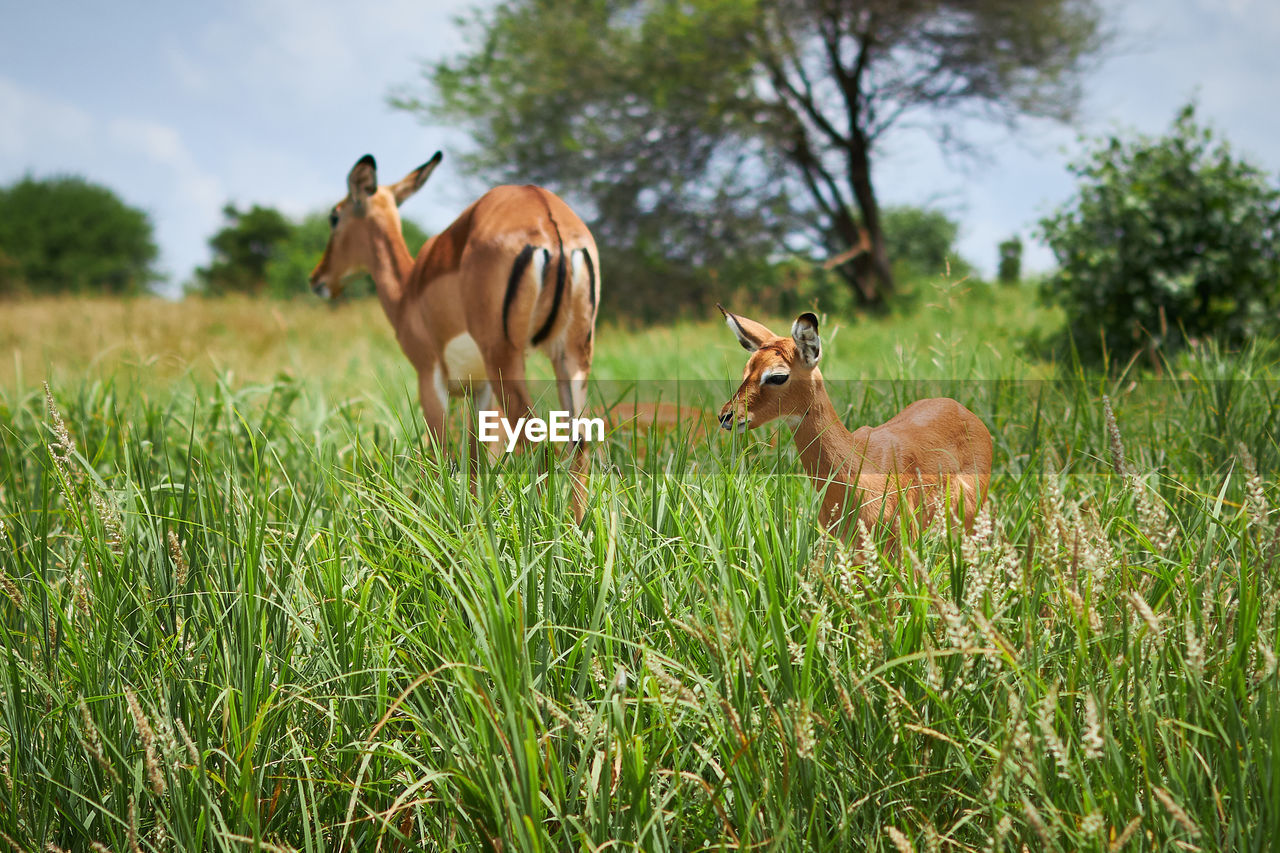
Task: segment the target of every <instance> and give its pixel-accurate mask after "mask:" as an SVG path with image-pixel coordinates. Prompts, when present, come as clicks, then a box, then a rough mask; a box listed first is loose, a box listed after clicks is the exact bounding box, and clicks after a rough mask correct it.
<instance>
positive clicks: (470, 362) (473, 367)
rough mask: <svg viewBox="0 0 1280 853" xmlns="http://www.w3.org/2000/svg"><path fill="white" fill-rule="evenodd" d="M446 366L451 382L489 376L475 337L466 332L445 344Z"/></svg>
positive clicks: (481, 378) (475, 379) (476, 379)
mask: <svg viewBox="0 0 1280 853" xmlns="http://www.w3.org/2000/svg"><path fill="white" fill-rule="evenodd" d="M444 367H445V370H446V371H447V372H448V374H449V381H450V382H467V381H478V380H483V379H486V378H488V377H487V374H486V371H485V367H484V357H483V356H481V355H480V347H479V346H477V345H476V341H475V338H473V337H471V336H470V335H468V334H467V333H466V332H463V333H462V334H460V335H458V336H457V337H456V338H452V339H451V340H450V341H449V342H448V343H447V344H445V345H444Z"/></svg>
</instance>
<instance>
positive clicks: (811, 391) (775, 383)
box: [716, 306, 991, 538]
mask: <svg viewBox="0 0 1280 853" xmlns="http://www.w3.org/2000/svg"><path fill="white" fill-rule="evenodd" d="M716 307H720V306H716ZM720 313H722V314H724V318H725V321H726V322H727V323H728V324H729V328H730V329H732V330H733V333H734V334H735V335H737V337H738V342H739V343H741V344H742V346H743V347H744V348H745V349H747V350H748V351H749V352H750V353H751V357H750V358H749V359H748V360H747V366H746V369H745V370H744V371H743V376H742V385H741V386H740V387H739V388H738V391H737V393H735V394H734V395H733V397H732V398H731V399H730V400H729V402H727V403H725V404H724V407H723V408H722V409H721V410H720V425H721V426H722V427H723V428H724V429H740V430H745V429H755V428H756V427H759V426H762V425H764V424H766V423H768V422H770V421H772V420H775V419H777V418H784V419H785V420H786V421H787V423H788V424H790V426H791V431H792V434H793V435H794V437H795V442H796V449H797V450H799V452H800V462H801V464H802V465H803V466H804V469H805V472H806V473H807V474H808V475H809V478H810V479H811V480H812V482H813V485H814V488H816V489H817V490H818V491H819V492H821V493H822V521H823V523H824V524H825V525H826V526H827V527H828V528H829V529H832V530H835V531H836V532H839V533H841V534H843V535H846V536H848V535H850V534H852V533H853V530H854V528H853V526H854V525H855V524H856V522H857V521H858V520H861V521H862V522H863V523H864V524H865V525H866V527H867V529H868V530H874V529H875V528H876V527H877V526H879V527H881V528H882V530H883V531H884V533H885V535H886V536H888V537H890V538H892V537H894V536H895V534H896V531H897V528H898V522H899V510H900V509H901V508H902V506H903V502H904V501H905V504H906V507H907V509H908V516H909V517H906V518H903V519H901V520H902V521H903V522H904V523H906V525H907V526H908V527H910V526H911V524H912V523H914V521H915V520H917V518H918V520H920V521H921V522H923V523H924V524H928V523H929V521H930V520H931V519H932V518H933V516H934V515H936V513H937V510H938V509H939V508H940V507H941V506H942V505H943V502H944V501H949V506H950V508H951V510H952V511H953V512H957V513H960V514H961V517H962V518H963V520H964V522H965V524H966V525H967V524H969V523H971V522H972V520H973V517H974V514H975V512H976V510H977V507H978V504H979V503H980V502H981V501H982V499H983V497H984V496H985V493H986V490H987V483H988V481H989V479H990V477H991V433H989V432H988V431H987V428H986V426H985V425H984V424H983V423H982V421H981V420H979V419H978V417H977V416H976V415H974V414H973V412H971V411H969V410H968V409H966V408H965V407H964V406H962V405H961V404H960V403H958V402H956V401H955V400H952V399H951V398H949V397H937V398H933V399H928V400H917V401H916V402H914V403H912V404H911V405H909V406H907V407H906V408H905V409H903V410H902V411H901V412H899V413H898V414H897V415H895V416H894V417H893V418H891V419H890V420H888V421H887V422H885V423H883V424H881V425H880V426H877V427H870V426H864V427H859V428H858V429H857V430H855V431H854V432H849V430H847V429H845V426H844V424H842V423H840V419H839V418H838V417H837V416H836V410H835V407H834V406H832V405H831V398H830V397H828V396H827V391H826V388H825V387H824V385H823V383H822V372H821V371H820V370H818V361H819V360H820V359H821V358H822V341H821V339H820V338H819V337H818V318H817V317H815V316H814V315H813V314H808V313H806V314H801V315H800V316H799V317H798V318H797V319H796V321H795V324H794V325H793V326H792V327H791V337H789V338H783V337H779V336H777V335H775V334H774V333H773V332H771V331H769V330H768V329H767V328H765V327H764V326H763V325H761V324H760V323H757V322H755V321H753V320H748V319H747V318H745V317H739V316H737V315H736V314H731V313H730V312H728V311H726V310H724V308H720Z"/></svg>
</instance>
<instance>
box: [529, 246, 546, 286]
mask: <svg viewBox="0 0 1280 853" xmlns="http://www.w3.org/2000/svg"><path fill="white" fill-rule="evenodd" d="M549 254H550V253H549V252H547V250H546V249H536V250H535V251H534V253H533V257H532V258H530V259H529V275H531V276H533V280H534V281H535V282H537V283H538V289H539V290H541V289H542V277H543V275H544V274H545V273H546V271H547V257H548V255H549Z"/></svg>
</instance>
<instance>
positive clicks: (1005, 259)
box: [996, 234, 1022, 284]
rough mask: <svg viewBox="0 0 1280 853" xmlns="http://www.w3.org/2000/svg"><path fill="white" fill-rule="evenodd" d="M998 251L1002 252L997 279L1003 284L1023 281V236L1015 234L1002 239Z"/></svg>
mask: <svg viewBox="0 0 1280 853" xmlns="http://www.w3.org/2000/svg"><path fill="white" fill-rule="evenodd" d="M996 251H997V252H999V254H1000V267H999V269H998V270H997V271H996V279H997V280H998V281H999V282H1000V283H1001V284H1017V283H1018V282H1020V281H1022V238H1021V237H1019V236H1018V235H1017V234H1014V235H1013V236H1012V237H1010V238H1009V239H1008V240H1004V241H1002V242H1001V243H1000V244H999V245H998V246H997V247H996Z"/></svg>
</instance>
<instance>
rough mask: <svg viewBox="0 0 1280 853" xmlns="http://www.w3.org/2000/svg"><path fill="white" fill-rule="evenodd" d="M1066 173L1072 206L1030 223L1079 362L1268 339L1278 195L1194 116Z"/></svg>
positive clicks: (1114, 141)
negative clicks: (1071, 179) (1052, 264)
mask: <svg viewBox="0 0 1280 853" xmlns="http://www.w3.org/2000/svg"><path fill="white" fill-rule="evenodd" d="M1071 170H1072V172H1073V174H1075V175H1076V176H1077V177H1078V178H1079V188H1078V191H1077V194H1076V196H1075V197H1074V198H1073V199H1071V200H1070V201H1069V202H1067V204H1066V205H1064V206H1063V207H1062V208H1060V209H1059V210H1058V211H1057V212H1055V213H1054V214H1053V215H1051V216H1049V217H1047V218H1045V219H1044V220H1042V221H1041V223H1040V224H1041V228H1042V229H1043V234H1044V237H1045V239H1046V241H1047V242H1048V244H1049V247H1050V248H1051V249H1052V250H1053V252H1054V254H1055V255H1056V256H1057V259H1058V263H1059V266H1060V268H1059V270H1058V271H1057V272H1056V273H1055V274H1053V275H1051V276H1050V277H1049V278H1048V279H1047V280H1046V283H1045V294H1046V297H1047V298H1048V299H1049V300H1051V301H1053V302H1056V303H1058V304H1059V305H1061V306H1062V307H1063V308H1064V309H1065V310H1066V314H1067V318H1068V329H1069V332H1070V334H1071V336H1072V338H1073V339H1074V343H1075V346H1076V348H1077V349H1078V351H1079V352H1080V355H1081V357H1082V358H1084V359H1085V360H1086V361H1097V360H1100V359H1102V358H1103V357H1104V354H1106V353H1108V352H1109V353H1110V354H1111V355H1112V356H1113V357H1114V358H1118V359H1126V358H1128V357H1129V356H1130V355H1131V354H1132V353H1133V352H1134V351H1136V350H1139V349H1141V348H1143V347H1145V346H1151V347H1158V346H1167V347H1169V348H1177V347H1178V346H1180V345H1182V344H1185V343H1186V342H1187V340H1188V339H1199V338H1202V337H1213V338H1216V339H1218V340H1219V341H1220V342H1221V343H1223V344H1225V345H1228V346H1234V345H1239V344H1241V343H1243V342H1244V341H1245V340H1247V339H1248V338H1250V337H1252V336H1255V335H1259V334H1268V333H1274V332H1275V331H1276V330H1277V327H1278V325H1280V324H1277V319H1276V309H1277V307H1280V304H1278V303H1280V299H1278V297H1280V246H1278V245H1277V239H1278V238H1280V192H1278V191H1277V189H1276V188H1275V187H1274V186H1273V185H1272V184H1271V183H1270V182H1269V180H1268V178H1267V176H1266V175H1265V174H1264V173H1263V172H1262V171H1261V170H1259V169H1258V168H1257V167H1255V166H1253V165H1252V164H1250V163H1249V162H1247V161H1245V160H1243V159H1240V158H1238V157H1235V156H1233V155H1232V153H1231V150H1230V148H1229V147H1228V145H1227V144H1226V143H1225V142H1222V141H1220V140H1218V139H1217V138H1216V137H1215V135H1214V133H1213V131H1212V130H1210V129H1209V128H1207V127H1203V126H1201V125H1200V124H1198V123H1197V122H1196V118H1195V107H1194V106H1187V107H1184V108H1183V109H1182V110H1181V112H1179V114H1178V117H1177V119H1176V120H1175V121H1174V123H1173V126H1172V128H1171V129H1170V131H1169V133H1168V134H1167V135H1165V136H1163V137H1157V138H1152V137H1146V136H1139V137H1137V138H1136V139H1132V140H1122V139H1120V138H1118V137H1114V136H1113V137H1111V138H1109V139H1106V140H1105V141H1101V142H1100V143H1099V144H1097V145H1096V146H1095V147H1094V149H1093V150H1092V151H1091V152H1090V153H1089V154H1088V155H1087V156H1086V157H1085V159H1084V160H1083V161H1082V162H1080V163H1077V164H1075V165H1074V166H1072V169H1071Z"/></svg>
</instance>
